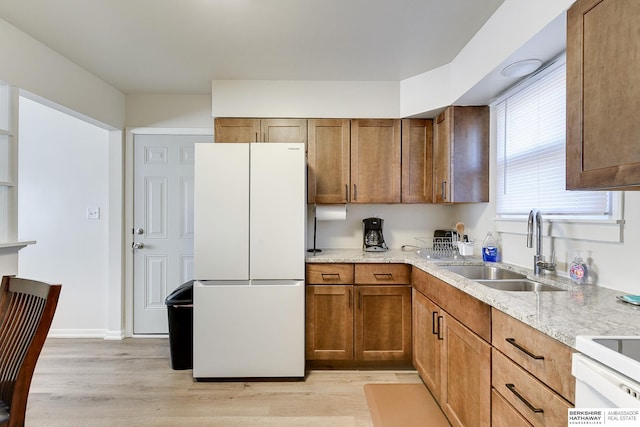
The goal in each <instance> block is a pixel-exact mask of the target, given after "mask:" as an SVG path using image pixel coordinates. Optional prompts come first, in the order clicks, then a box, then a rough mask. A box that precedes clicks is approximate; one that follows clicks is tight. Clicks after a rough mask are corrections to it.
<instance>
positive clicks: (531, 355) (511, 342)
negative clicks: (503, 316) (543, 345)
mask: <svg viewBox="0 0 640 427" xmlns="http://www.w3.org/2000/svg"><path fill="white" fill-rule="evenodd" d="M505 341H507V342H508V343H509V344H511V345H512V346H514V347H515V348H517V349H518V350H520V351H521V352H523V353H524V354H526V355H527V356H529V357H530V358H532V359H535V360H544V356H538V355H537V354H534V353H532V352H531V351H529V350H527V349H526V348H524V347H523V346H521V345H520V344H518V343H517V342H516V339H515V338H505Z"/></svg>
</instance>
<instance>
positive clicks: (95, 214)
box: [87, 208, 100, 219]
mask: <svg viewBox="0 0 640 427" xmlns="http://www.w3.org/2000/svg"><path fill="white" fill-rule="evenodd" d="M87 219H100V208H87Z"/></svg>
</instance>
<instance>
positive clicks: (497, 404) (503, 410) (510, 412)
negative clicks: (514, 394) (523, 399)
mask: <svg viewBox="0 0 640 427" xmlns="http://www.w3.org/2000/svg"><path fill="white" fill-rule="evenodd" d="M491 427H531V423H529V421H527V419H526V418H525V417H523V416H522V414H521V413H520V412H518V411H516V410H515V408H514V407H513V406H511V405H509V402H507V401H506V400H505V399H504V397H502V396H500V393H498V392H497V391H496V390H495V389H493V390H491Z"/></svg>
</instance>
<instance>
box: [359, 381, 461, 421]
mask: <svg viewBox="0 0 640 427" xmlns="http://www.w3.org/2000/svg"><path fill="white" fill-rule="evenodd" d="M364 394H365V396H366V397H367V403H368V404H369V412H370V413H371V419H372V420H373V425H374V426H375V427H413V426H415V427H418V426H419V427H449V426H450V424H449V422H448V421H447V418H446V417H445V416H444V414H443V413H442V410H441V409H440V407H439V406H438V404H437V403H436V401H435V400H434V399H433V396H431V393H429V390H427V388H426V387H425V386H424V384H365V385H364Z"/></svg>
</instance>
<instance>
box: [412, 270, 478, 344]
mask: <svg viewBox="0 0 640 427" xmlns="http://www.w3.org/2000/svg"><path fill="white" fill-rule="evenodd" d="M413 287H414V288H416V289H417V290H418V291H420V292H421V293H423V294H424V295H425V296H426V297H428V298H429V299H430V300H431V301H433V302H435V303H436V304H437V305H439V306H440V307H442V309H443V310H444V311H446V312H447V313H449V314H451V315H452V316H453V317H455V318H456V319H458V320H459V321H460V322H461V323H462V324H463V325H465V326H466V327H467V328H469V329H471V330H472V331H473V332H475V333H476V334H478V335H480V337H481V338H482V339H483V340H485V341H486V342H491V306H489V305H488V304H485V303H483V302H482V301H480V300H479V299H476V298H474V297H472V296H471V295H469V294H467V293H465V292H463V291H461V290H460V289H457V288H455V287H453V286H451V285H450V284H448V283H446V282H443V281H442V280H440V279H438V278H437V277H434V276H432V275H430V274H428V273H425V272H424V271H422V270H420V269H419V268H414V269H413Z"/></svg>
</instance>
